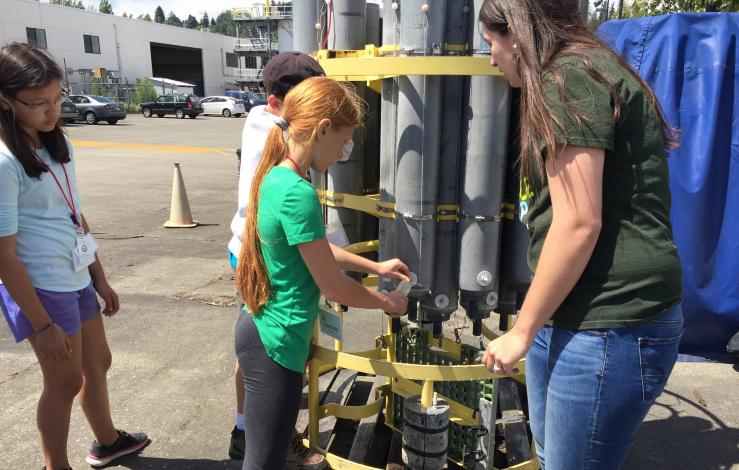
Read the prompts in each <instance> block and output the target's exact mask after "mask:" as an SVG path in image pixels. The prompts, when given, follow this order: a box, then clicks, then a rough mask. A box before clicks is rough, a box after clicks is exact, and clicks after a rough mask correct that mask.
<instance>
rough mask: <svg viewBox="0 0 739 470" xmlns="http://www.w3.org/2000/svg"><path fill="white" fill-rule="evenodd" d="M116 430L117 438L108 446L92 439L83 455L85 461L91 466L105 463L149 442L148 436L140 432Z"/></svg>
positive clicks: (141, 447)
mask: <svg viewBox="0 0 739 470" xmlns="http://www.w3.org/2000/svg"><path fill="white" fill-rule="evenodd" d="M117 431H118V440H117V441H115V442H114V443H113V444H111V445H109V446H104V445H102V444H99V443H98V442H97V441H92V448H91V449H90V453H89V454H88V455H87V457H85V462H87V463H89V464H90V465H92V466H93V467H100V466H103V465H107V464H109V463H110V462H112V461H113V460H115V459H117V458H118V457H122V456H124V455H127V454H131V453H133V452H136V451H137V450H140V449H143V448H144V447H146V446H147V445H148V444H149V443H150V442H151V440H149V437H148V436H147V435H146V434H144V433H142V432H137V433H133V434H128V433H127V432H126V431H121V430H119V429H118V430H117Z"/></svg>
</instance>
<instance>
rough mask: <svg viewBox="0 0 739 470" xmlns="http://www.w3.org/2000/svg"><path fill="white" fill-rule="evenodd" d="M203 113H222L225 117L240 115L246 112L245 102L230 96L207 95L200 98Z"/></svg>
mask: <svg viewBox="0 0 739 470" xmlns="http://www.w3.org/2000/svg"><path fill="white" fill-rule="evenodd" d="M200 104H201V105H203V114H220V115H221V116H223V117H231V116H236V117H239V116H241V115H242V114H244V113H246V110H245V109H244V103H243V102H241V101H239V100H237V99H236V98H231V97H229V96H207V97H205V98H203V99H202V100H200Z"/></svg>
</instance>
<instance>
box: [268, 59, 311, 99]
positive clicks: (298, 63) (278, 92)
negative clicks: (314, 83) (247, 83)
mask: <svg viewBox="0 0 739 470" xmlns="http://www.w3.org/2000/svg"><path fill="white" fill-rule="evenodd" d="M323 75H326V72H325V71H324V70H323V68H322V67H321V66H320V65H319V64H318V61H317V60H316V59H314V58H313V57H311V56H309V55H308V54H303V53H302V52H296V51H290V52H281V53H279V54H277V55H276V56H274V57H273V58H272V59H270V61H269V62H267V65H266V66H265V67H264V70H263V71H262V83H263V84H264V88H265V90H267V93H269V94H270V95H275V96H276V97H278V98H284V97H285V95H287V92H288V91H290V89H291V88H292V87H294V86H295V85H297V84H299V83H300V82H302V81H303V80H305V79H306V78H310V77H319V76H323Z"/></svg>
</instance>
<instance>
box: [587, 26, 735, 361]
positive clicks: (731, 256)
mask: <svg viewBox="0 0 739 470" xmlns="http://www.w3.org/2000/svg"><path fill="white" fill-rule="evenodd" d="M598 34H599V35H600V36H601V37H602V38H603V39H604V40H605V41H606V42H608V43H609V44H610V45H611V46H612V47H613V48H614V50H615V51H616V52H617V53H619V54H620V55H621V56H622V57H624V58H625V59H626V60H627V62H629V63H630V64H631V65H632V66H633V67H634V69H636V71H637V72H638V73H639V74H640V75H641V77H642V78H643V79H644V80H645V81H646V82H647V83H649V84H650V85H651V86H652V88H653V89H654V91H655V93H656V95H657V97H658V99H659V101H660V103H661V104H662V108H663V110H664V112H665V115H666V117H667V121H668V123H669V124H670V125H671V126H673V127H677V128H679V129H680V148H679V149H677V150H674V151H672V152H671V153H670V158H669V165H670V187H671V190H672V224H673V230H674V236H675V243H676V245H677V247H678V251H679V253H680V259H681V260H682V264H683V270H684V276H683V309H684V312H685V321H686V323H685V325H686V330H685V335H684V336H683V340H682V343H681V352H682V353H686V354H698V355H700V354H705V353H717V352H725V348H726V344H727V343H728V341H729V339H731V337H732V336H733V335H734V334H735V333H736V332H737V331H738V330H739V45H738V44H737V42H738V41H739V14H737V13H683V14H671V15H663V16H656V17H648V18H638V19H629V20H621V21H610V22H607V23H604V24H603V25H602V26H601V27H600V29H599V30H598Z"/></svg>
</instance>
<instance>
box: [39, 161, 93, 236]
mask: <svg viewBox="0 0 739 470" xmlns="http://www.w3.org/2000/svg"><path fill="white" fill-rule="evenodd" d="M34 156H35V157H36V160H37V161H38V162H39V163H41V164H42V165H43V166H44V168H45V169H46V171H48V172H49V173H51V176H52V177H53V178H54V181H55V182H56V186H57V187H58V188H59V191H60V192H61V193H62V197H63V198H64V202H66V203H67V206H68V207H69V210H71V211H72V216H71V218H72V223H73V224H74V225H75V227H77V228H78V229H81V228H82V225H81V224H80V221H79V218H78V217H77V208H76V207H75V205H74V198H73V197H72V186H71V185H70V184H69V175H68V174H67V169H66V168H65V167H64V163H61V164H60V165H61V166H62V171H64V178H65V179H66V180H67V191H69V198H67V193H65V192H64V188H63V187H62V184H61V183H60V182H59V178H57V177H56V175H55V174H54V171H53V170H52V169H51V167H49V165H47V164H46V162H45V161H43V160H42V159H41V157H39V156H38V155H36V153H35V152H34Z"/></svg>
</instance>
